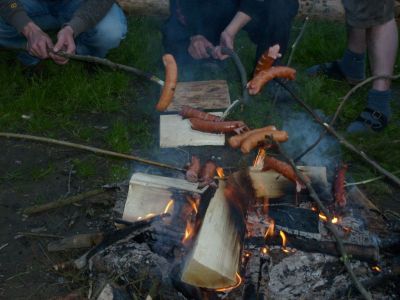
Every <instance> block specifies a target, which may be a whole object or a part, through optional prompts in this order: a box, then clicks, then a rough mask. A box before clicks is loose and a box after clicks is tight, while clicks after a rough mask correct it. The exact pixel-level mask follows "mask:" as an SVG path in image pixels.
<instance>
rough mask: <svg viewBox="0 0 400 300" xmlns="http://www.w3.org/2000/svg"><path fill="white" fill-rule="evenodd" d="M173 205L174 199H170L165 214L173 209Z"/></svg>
mask: <svg viewBox="0 0 400 300" xmlns="http://www.w3.org/2000/svg"><path fill="white" fill-rule="evenodd" d="M172 205H174V200H172V199H171V200H169V202H168V204H167V206H165V209H164V214H166V213H168V212H169V210H170V209H171V207H172Z"/></svg>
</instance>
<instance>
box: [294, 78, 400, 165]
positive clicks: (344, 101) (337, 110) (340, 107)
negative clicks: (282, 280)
mask: <svg viewBox="0 0 400 300" xmlns="http://www.w3.org/2000/svg"><path fill="white" fill-rule="evenodd" d="M398 78H400V74H397V75H394V76H387V75H377V76H372V77H369V78H367V79H365V80H364V81H362V82H360V83H359V84H357V85H355V86H354V87H353V88H352V89H351V90H350V91H349V92H348V93H347V94H346V95H345V96H344V97H343V100H342V101H341V102H340V104H339V106H338V108H337V109H336V112H335V114H334V116H333V118H332V121H331V122H330V124H329V126H331V127H333V125H334V124H335V122H336V119H337V118H338V116H339V114H340V112H341V111H342V108H343V107H344V105H345V103H346V102H347V100H348V99H349V98H350V96H351V95H353V94H354V93H355V92H356V91H357V90H358V89H360V88H361V87H363V86H364V85H366V84H367V83H369V82H371V81H374V80H376V79H392V80H396V79H398ZM326 134H327V130H324V131H322V132H321V134H320V136H319V137H318V139H317V140H316V141H315V142H314V143H312V144H311V145H310V146H309V147H308V148H307V149H306V150H304V151H303V153H301V154H300V155H299V156H298V157H296V158H295V159H294V161H295V162H297V161H298V160H300V159H301V158H302V157H304V156H305V155H306V154H307V153H309V152H310V151H311V150H312V149H314V148H315V147H316V146H317V145H318V144H319V142H320V141H322V139H323V138H324V137H325V135H326Z"/></svg>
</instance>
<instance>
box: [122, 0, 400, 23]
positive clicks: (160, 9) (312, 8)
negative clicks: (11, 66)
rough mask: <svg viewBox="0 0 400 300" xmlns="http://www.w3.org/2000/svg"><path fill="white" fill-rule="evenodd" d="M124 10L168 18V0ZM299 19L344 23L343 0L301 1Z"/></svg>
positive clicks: (398, 12)
mask: <svg viewBox="0 0 400 300" xmlns="http://www.w3.org/2000/svg"><path fill="white" fill-rule="evenodd" d="M117 2H118V3H119V5H121V7H122V8H123V10H124V11H125V12H126V13H128V14H132V15H143V16H158V17H164V18H166V17H168V16H169V13H170V6H169V1H168V0H117ZM314 2H315V3H314ZM299 4H300V7H299V14H298V16H299V17H304V16H310V17H312V18H313V19H318V20H334V21H344V9H343V5H342V1H341V0H300V1H299ZM395 16H396V20H397V22H398V24H399V23H400V22H399V16H400V0H396V2H395Z"/></svg>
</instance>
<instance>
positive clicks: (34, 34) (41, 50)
mask: <svg viewBox="0 0 400 300" xmlns="http://www.w3.org/2000/svg"><path fill="white" fill-rule="evenodd" d="M22 34H23V35H24V36H25V37H26V39H27V41H28V42H27V44H26V50H27V51H28V52H29V54H31V55H33V56H36V57H38V58H40V59H46V58H48V57H49V49H52V48H53V42H52V41H51V39H50V37H49V36H48V35H47V34H46V33H44V32H43V31H42V30H41V29H40V28H39V26H37V25H36V24H35V23H33V22H29V23H28V24H27V25H25V27H24V28H23V29H22Z"/></svg>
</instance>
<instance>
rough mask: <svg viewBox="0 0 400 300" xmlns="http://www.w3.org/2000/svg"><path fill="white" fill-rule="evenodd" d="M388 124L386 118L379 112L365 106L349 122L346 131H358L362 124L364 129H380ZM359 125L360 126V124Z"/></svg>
mask: <svg viewBox="0 0 400 300" xmlns="http://www.w3.org/2000/svg"><path fill="white" fill-rule="evenodd" d="M387 124H388V118H387V117H386V116H385V115H384V114H383V113H381V112H379V111H377V110H373V109H371V108H368V107H367V108H365V109H364V110H363V111H362V112H361V114H360V115H359V116H358V118H357V119H356V120H355V121H354V122H353V123H351V124H350V126H349V127H348V129H347V131H348V132H351V133H354V132H360V131H363V130H362V126H363V127H364V129H371V130H372V131H375V132H379V131H382V130H383V129H384V128H385V127H386V126H387ZM360 125H361V126H360Z"/></svg>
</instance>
